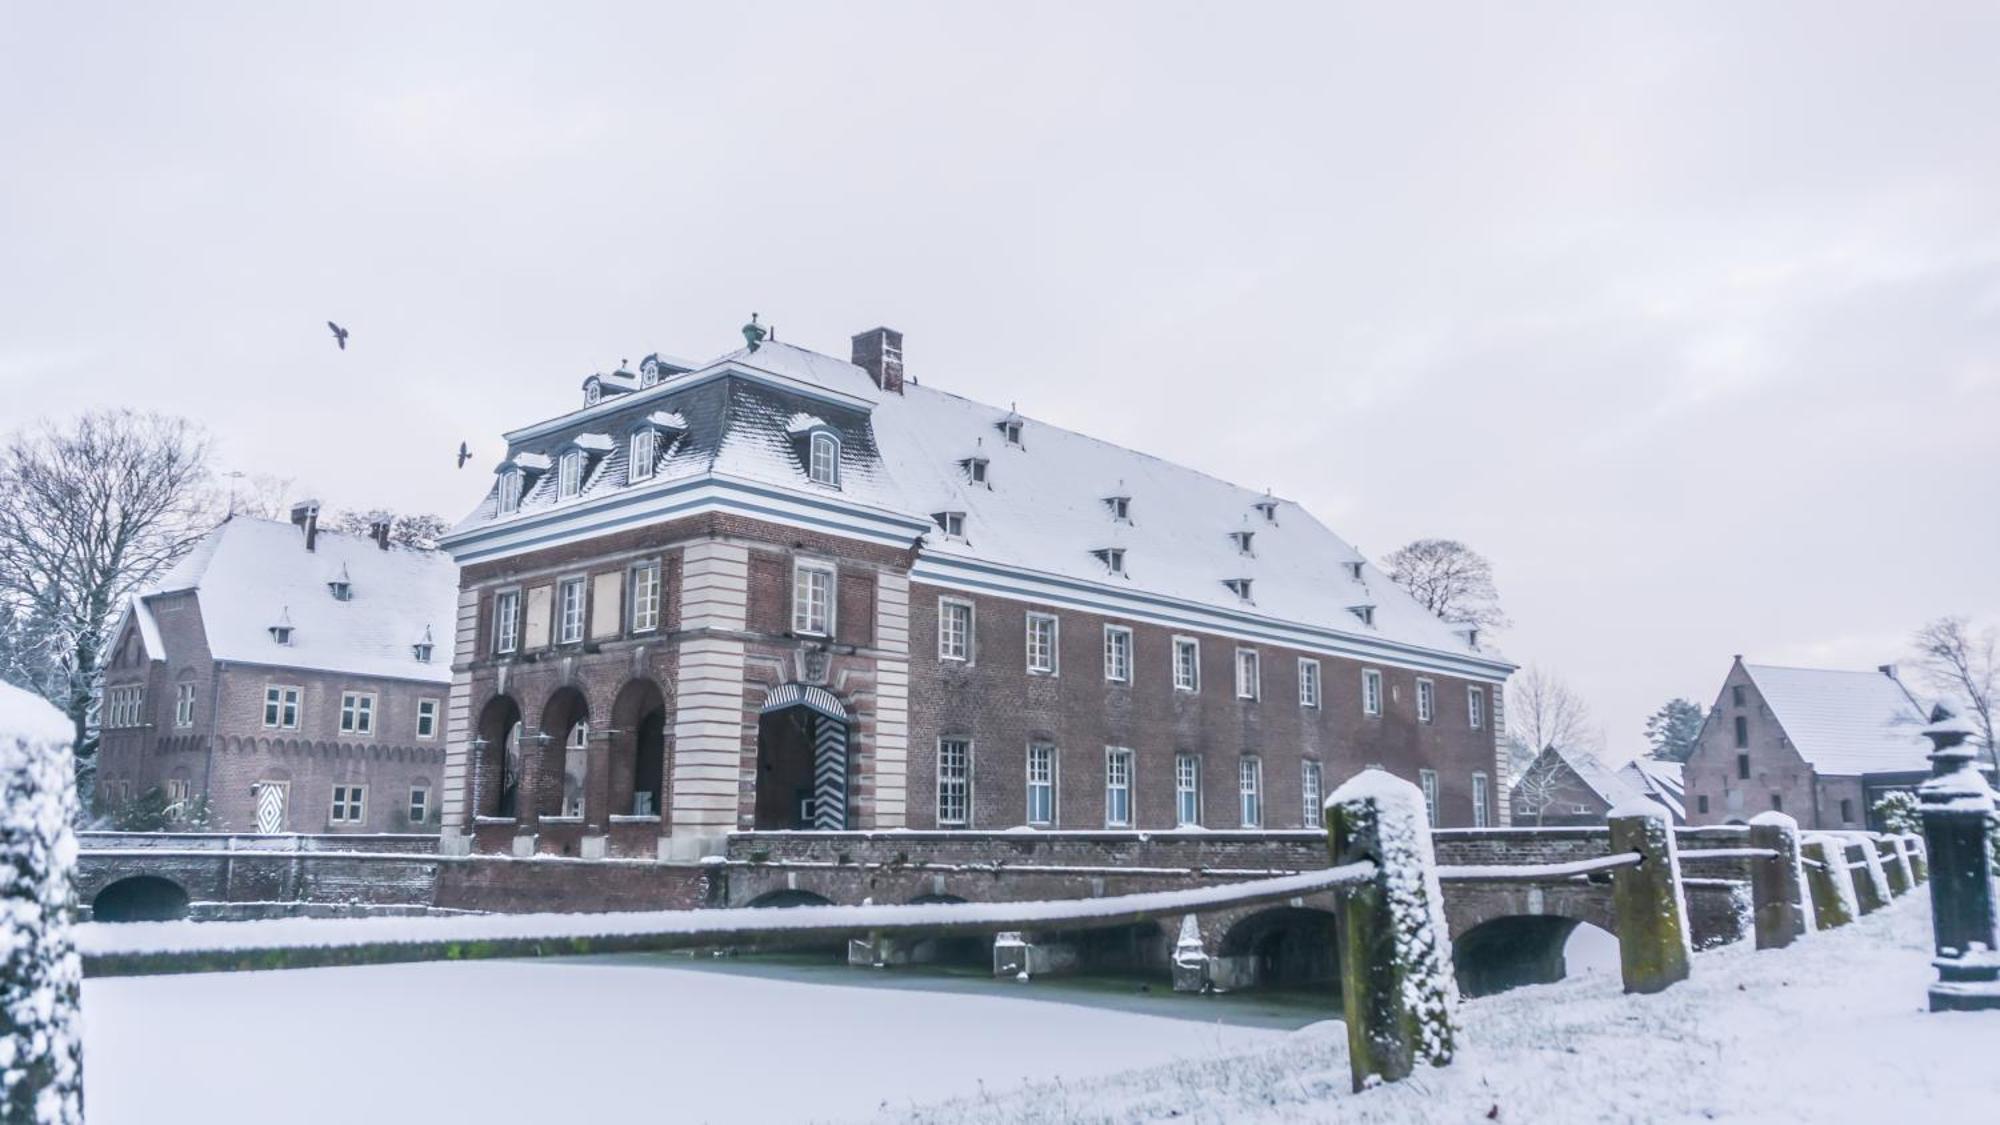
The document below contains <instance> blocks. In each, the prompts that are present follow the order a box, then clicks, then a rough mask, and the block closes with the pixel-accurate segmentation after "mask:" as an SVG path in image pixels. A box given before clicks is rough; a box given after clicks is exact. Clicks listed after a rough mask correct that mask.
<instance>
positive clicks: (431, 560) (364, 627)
mask: <svg viewBox="0 0 2000 1125" xmlns="http://www.w3.org/2000/svg"><path fill="white" fill-rule="evenodd" d="M343 571H344V572H345V574H346V580H347V581H348V582H349V583H350V594H351V596H350V597H349V598H348V599H347V600H345V601H341V600H338V599H336V598H335V597H334V596H333V594H332V592H331V591H330V590H329V589H328V588H327V583H329V582H331V581H334V580H336V579H338V578H340V577H341V575H342V573H343ZM188 590H192V591H195V592H196V594H197V599H196V600H197V604H198V605H199V606H200V608H201V618H202V627H203V630H204V632H205V633H206V635H207V638H208V645H209V650H210V652H211V654H212V655H213V656H214V658H215V659H217V660H226V661H232V662H241V663H246V664H268V665H276V666H281V667H290V668H310V669H314V670H318V671H328V672H350V673H353V674H355V675H359V676H383V677H390V678H395V679H404V680H423V681H429V682H433V683H440V684H442V683H448V682H449V681H450V680H451V660H450V657H449V654H448V653H444V654H434V655H433V656H432V659H431V660H430V661H429V662H425V661H420V660H418V659H417V658H416V655H415V653H414V652H413V651H412V646H413V645H415V644H416V643H417V642H419V641H421V640H423V638H424V631H425V630H426V629H428V630H430V631H431V633H432V635H433V636H436V637H450V636H451V635H452V627H453V624H454V619H455V616H456V611H457V604H458V567H457V565H455V564H454V563H453V562H452V561H451V559H450V557H449V556H447V555H445V554H444V553H443V552H440V551H420V550H415V549H411V548H407V547H400V546H391V547H390V548H389V549H388V550H383V549H382V548H381V547H380V546H378V545H377V544H376V542H375V540H374V539H373V538H371V537H369V536H365V535H343V534H341V533H339V532H333V531H326V530H321V531H320V532H319V533H318V535H317V536H316V538H315V540H314V550H312V551H307V550H306V548H305V532H304V531H303V530H301V529H300V528H298V527H295V526H293V525H292V524H289V523H280V522H277V521H275V520H263V519H255V518H252V517H248V516H236V517H234V518H232V519H230V520H229V521H227V522H225V523H224V524H222V525H221V526H220V527H217V528H216V529H215V530H214V531H212V532H210V533H209V534H208V535H207V537H205V538H204V539H203V540H202V541H201V543H200V544H199V545H197V546H196V547H195V549H194V550H193V551H192V552H190V553H189V554H188V556H187V557H186V558H184V559H182V560H181V562H180V563H179V565H177V566H175V567H174V569H173V570H172V571H171V572H170V573H168V575H167V576H166V577H165V578H164V579H162V580H161V582H160V584H159V585H158V586H157V587H155V588H154V589H153V590H151V591H149V592H148V593H147V594H146V595H145V597H146V598H152V597H156V596H158V595H162V594H170V593H176V592H180V591H188ZM142 608H143V607H142ZM286 619H288V620H289V621H290V623H291V625H292V629H293V631H292V634H291V643H290V644H279V643H277V642H276V641H274V640H273V639H272V638H271V633H270V628H271V626H273V625H275V624H278V623H279V622H280V621H281V620H286ZM141 620H142V623H143V621H144V618H142V619H141ZM155 636H157V634H155ZM150 647H151V642H150V640H149V648H150ZM152 654H153V655H154V656H156V657H161V658H166V657H169V656H170V655H171V654H167V653H163V652H161V651H159V650H158V649H157V648H153V649H152Z"/></svg>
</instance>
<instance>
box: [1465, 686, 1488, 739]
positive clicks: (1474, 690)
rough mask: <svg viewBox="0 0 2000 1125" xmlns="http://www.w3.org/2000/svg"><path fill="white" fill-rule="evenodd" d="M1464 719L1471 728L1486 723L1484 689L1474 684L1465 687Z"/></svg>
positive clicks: (1479, 726)
mask: <svg viewBox="0 0 2000 1125" xmlns="http://www.w3.org/2000/svg"><path fill="white" fill-rule="evenodd" d="M1465 721H1466V724H1467V725H1468V726H1470V727H1471V728H1472V729H1473V730H1479V729H1481V728H1483V727H1485V725H1486V689H1484V688H1482V687H1479V686H1477V685H1474V686H1472V687H1468V688H1466V689H1465Z"/></svg>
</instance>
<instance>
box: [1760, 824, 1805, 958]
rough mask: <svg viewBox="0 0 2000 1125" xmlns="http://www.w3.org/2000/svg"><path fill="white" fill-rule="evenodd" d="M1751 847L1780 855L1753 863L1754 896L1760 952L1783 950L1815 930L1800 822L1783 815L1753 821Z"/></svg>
mask: <svg viewBox="0 0 2000 1125" xmlns="http://www.w3.org/2000/svg"><path fill="white" fill-rule="evenodd" d="M1750 846H1751V847H1753V848H1763V849H1765V850H1767V851H1770V852H1773V853H1776V854H1774V855H1771V856H1767V857H1765V858H1762V859H1753V860H1751V861H1750V896H1751V903H1752V910H1753V912H1754V915H1755V917H1756V930H1757V948H1759V949H1783V948H1784V947H1786V946H1788V945H1790V944H1792V940H1793V939H1794V938H1797V937H1798V936H1799V935H1800V934H1803V933H1808V932H1810V931H1811V930H1812V928H1813V919H1812V915H1811V914H1810V913H1808V909H1807V903H1806V902H1805V901H1804V899H1805V890H1806V888H1805V879H1804V866H1803V865H1802V864H1801V863H1800V862H1799V822H1798V821H1796V820H1793V819H1792V818H1791V817H1789V816H1787V815H1785V814H1784V813H1781V812H1775V811H1773V812H1761V813H1758V814H1757V815H1756V816H1754V817H1751V818H1750Z"/></svg>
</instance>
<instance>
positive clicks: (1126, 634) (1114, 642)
mask: <svg viewBox="0 0 2000 1125" xmlns="http://www.w3.org/2000/svg"><path fill="white" fill-rule="evenodd" d="M1104 678H1105V679H1107V680H1110V681H1111V682H1113V683H1119V684H1125V683H1130V682H1132V630H1130V629H1127V628H1126V627H1125V626H1123V625H1106V626H1105V627H1104Z"/></svg>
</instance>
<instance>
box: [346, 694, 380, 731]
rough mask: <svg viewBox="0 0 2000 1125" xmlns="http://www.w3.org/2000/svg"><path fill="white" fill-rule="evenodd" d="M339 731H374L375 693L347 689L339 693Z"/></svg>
mask: <svg viewBox="0 0 2000 1125" xmlns="http://www.w3.org/2000/svg"><path fill="white" fill-rule="evenodd" d="M340 733H342V734H374V733H375V693H374V692H372V691H348V692H342V693H341V695H340Z"/></svg>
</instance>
